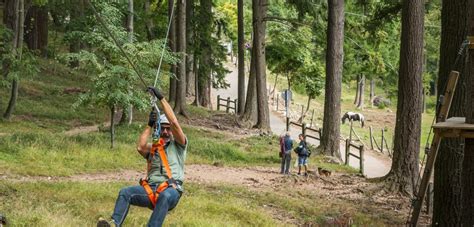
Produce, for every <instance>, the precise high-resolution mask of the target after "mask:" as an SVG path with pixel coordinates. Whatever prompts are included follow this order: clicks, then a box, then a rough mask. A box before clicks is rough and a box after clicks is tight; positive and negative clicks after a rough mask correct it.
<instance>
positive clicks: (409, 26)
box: [386, 0, 424, 196]
mask: <svg viewBox="0 0 474 227" xmlns="http://www.w3.org/2000/svg"><path fill="white" fill-rule="evenodd" d="M423 30H424V0H405V1H403V6H402V35H401V46H400V66H399V71H398V105H397V118H396V119H397V121H396V124H395V139H394V144H395V146H394V148H393V158H392V168H391V170H390V172H389V173H388V174H387V176H386V181H387V182H388V185H389V186H388V187H389V189H390V190H392V191H397V192H400V193H404V194H407V195H410V196H411V195H413V194H414V192H415V190H416V187H417V185H416V182H417V180H418V172H419V166H418V163H419V152H420V135H421V108H422V100H421V99H422V89H423Z"/></svg>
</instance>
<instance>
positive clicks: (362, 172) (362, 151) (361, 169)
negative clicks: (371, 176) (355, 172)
mask: <svg viewBox="0 0 474 227" xmlns="http://www.w3.org/2000/svg"><path fill="white" fill-rule="evenodd" d="M359 151H360V153H359V155H360V159H359V161H360V173H361V174H362V175H364V145H361V146H360V148H359Z"/></svg>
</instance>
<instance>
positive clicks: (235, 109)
mask: <svg viewBox="0 0 474 227" xmlns="http://www.w3.org/2000/svg"><path fill="white" fill-rule="evenodd" d="M234 113H235V115H237V99H234Z"/></svg>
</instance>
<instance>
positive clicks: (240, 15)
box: [237, 0, 245, 115]
mask: <svg viewBox="0 0 474 227" xmlns="http://www.w3.org/2000/svg"><path fill="white" fill-rule="evenodd" d="M237 30H238V31H237V33H238V34H237V45H238V55H239V56H238V66H237V67H238V85H237V86H238V87H237V90H238V91H237V93H238V95H237V101H238V111H237V113H238V114H239V115H242V114H243V113H244V110H245V46H244V45H245V37H244V0H237Z"/></svg>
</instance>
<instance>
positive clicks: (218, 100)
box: [217, 95, 221, 111]
mask: <svg viewBox="0 0 474 227" xmlns="http://www.w3.org/2000/svg"><path fill="white" fill-rule="evenodd" d="M220 101H221V96H220V95H218V96H217V111H219V109H220V108H219V103H220Z"/></svg>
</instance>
